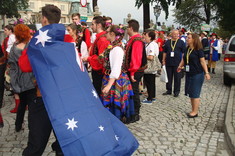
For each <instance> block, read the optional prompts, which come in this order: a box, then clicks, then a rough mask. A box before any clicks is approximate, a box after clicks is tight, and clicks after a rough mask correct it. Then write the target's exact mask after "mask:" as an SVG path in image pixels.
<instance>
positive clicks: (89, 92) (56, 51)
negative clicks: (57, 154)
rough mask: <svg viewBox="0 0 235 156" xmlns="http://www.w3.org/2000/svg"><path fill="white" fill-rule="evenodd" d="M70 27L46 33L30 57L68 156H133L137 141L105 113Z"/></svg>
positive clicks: (37, 37)
mask: <svg viewBox="0 0 235 156" xmlns="http://www.w3.org/2000/svg"><path fill="white" fill-rule="evenodd" d="M64 35H65V27H64V25H62V24H51V25H47V26H44V27H42V28H41V29H40V30H39V31H37V32H36V34H35V35H34V37H33V38H32V40H31V42H30V44H29V47H28V50H27V54H28V56H29V60H30V63H31V65H32V68H33V72H34V74H35V77H36V80H37V83H38V86H39V89H40V91H41V94H42V97H43V101H44V103H45V107H46V110H47V112H48V115H49V118H50V120H51V123H52V126H53V128H54V131H55V133H56V136H57V138H58V140H59V143H60V146H61V148H62V151H63V153H64V155H66V156H129V155H131V154H132V153H133V152H134V151H135V150H136V149H137V148H138V145H139V144H138V141H137V140H136V139H135V137H134V136H133V135H132V133H131V132H130V131H129V130H128V128H127V127H126V126H125V125H124V124H123V123H122V122H120V121H119V119H117V118H116V117H115V116H113V115H112V114H111V113H110V112H109V111H108V110H107V109H105V108H104V107H103V105H102V103H101V102H100V100H99V96H98V95H97V93H96V91H95V89H94V87H93V85H92V83H91V81H90V78H89V76H88V73H87V72H86V70H85V69H84V67H83V66H82V63H81V61H80V60H79V59H80V58H79V56H78V54H77V52H76V50H75V47H74V44H72V43H66V42H64Z"/></svg>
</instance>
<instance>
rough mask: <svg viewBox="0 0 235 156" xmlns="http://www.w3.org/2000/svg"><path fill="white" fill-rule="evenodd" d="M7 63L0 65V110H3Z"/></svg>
mask: <svg viewBox="0 0 235 156" xmlns="http://www.w3.org/2000/svg"><path fill="white" fill-rule="evenodd" d="M5 71H6V63H4V64H1V65H0V108H2V102H3V95H4V89H5V86H4V82H5V76H4V75H5Z"/></svg>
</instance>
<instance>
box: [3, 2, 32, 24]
mask: <svg viewBox="0 0 235 156" xmlns="http://www.w3.org/2000/svg"><path fill="white" fill-rule="evenodd" d="M28 6H29V5H28V0H1V1H0V15H1V16H2V19H4V16H6V17H7V18H12V17H16V18H19V17H20V14H19V12H18V11H19V10H24V9H27V8H28ZM3 21H4V20H3ZM3 26H4V23H3Z"/></svg>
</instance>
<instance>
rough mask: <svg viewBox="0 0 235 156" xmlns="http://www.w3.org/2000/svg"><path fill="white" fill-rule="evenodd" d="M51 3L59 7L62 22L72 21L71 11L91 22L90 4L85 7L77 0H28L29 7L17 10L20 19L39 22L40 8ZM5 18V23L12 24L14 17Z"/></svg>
mask: <svg viewBox="0 0 235 156" xmlns="http://www.w3.org/2000/svg"><path fill="white" fill-rule="evenodd" d="M49 4H53V5H56V6H57V7H58V8H60V9H61V20H60V23H62V24H69V23H72V19H71V15H72V14H73V13H77V12H78V13H80V14H81V20H82V21H85V22H88V23H89V22H91V21H92V18H93V12H92V11H91V4H90V2H89V0H88V3H87V5H86V6H85V7H82V6H81V4H80V1H79V0H29V8H28V9H26V10H21V11H19V13H20V15H21V19H23V20H24V23H25V24H37V23H40V19H41V17H40V16H41V15H40V11H41V8H42V7H43V6H45V5H49ZM2 20H5V24H14V22H15V21H16V19H14V18H12V19H6V18H5V19H2Z"/></svg>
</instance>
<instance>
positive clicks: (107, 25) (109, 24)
mask: <svg viewBox="0 0 235 156" xmlns="http://www.w3.org/2000/svg"><path fill="white" fill-rule="evenodd" d="M111 25H113V24H112V23H110V22H106V23H105V28H108V27H110V26H111Z"/></svg>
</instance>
